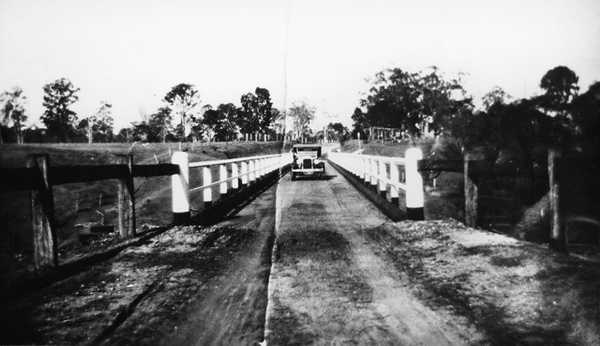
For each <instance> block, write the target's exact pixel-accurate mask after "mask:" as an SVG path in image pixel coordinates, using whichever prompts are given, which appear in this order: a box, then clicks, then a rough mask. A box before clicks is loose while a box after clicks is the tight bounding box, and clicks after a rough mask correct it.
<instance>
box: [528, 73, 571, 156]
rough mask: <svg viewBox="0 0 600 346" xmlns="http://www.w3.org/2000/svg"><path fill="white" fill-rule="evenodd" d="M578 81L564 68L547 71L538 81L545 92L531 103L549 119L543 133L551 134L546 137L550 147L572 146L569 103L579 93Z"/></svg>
mask: <svg viewBox="0 0 600 346" xmlns="http://www.w3.org/2000/svg"><path fill="white" fill-rule="evenodd" d="M578 81H579V77H577V75H576V74H575V72H573V71H572V70H571V69H569V68H568V67H566V66H557V67H555V68H553V69H551V70H549V71H548V72H546V73H545V74H544V76H543V77H542V79H541V81H540V87H541V88H542V89H544V91H545V92H544V94H543V95H541V96H539V97H536V98H534V99H533V101H534V102H535V103H537V105H538V106H539V107H540V108H541V109H542V110H543V111H544V113H546V115H547V116H548V118H550V119H546V122H545V126H546V130H545V132H546V133H548V134H551V136H549V137H546V138H547V139H549V141H547V144H548V145H549V146H550V147H554V148H560V149H566V148H568V147H571V146H572V145H573V140H574V137H575V131H576V125H575V124H574V122H573V117H572V116H571V115H570V114H569V112H570V103H571V101H573V99H574V98H575V96H577V92H578V91H579V86H578V85H577V82H578Z"/></svg>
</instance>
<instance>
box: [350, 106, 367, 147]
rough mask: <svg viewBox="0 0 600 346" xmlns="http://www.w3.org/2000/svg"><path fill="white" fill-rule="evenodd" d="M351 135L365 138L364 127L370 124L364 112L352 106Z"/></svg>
mask: <svg viewBox="0 0 600 346" xmlns="http://www.w3.org/2000/svg"><path fill="white" fill-rule="evenodd" d="M351 118H352V121H353V122H354V123H353V124H352V137H354V138H358V136H359V135H360V138H362V139H365V138H366V132H365V129H366V128H368V127H369V126H370V124H369V121H368V119H367V116H366V114H365V113H364V112H363V111H362V110H361V109H360V108H358V107H356V108H354V112H353V113H352V116H351Z"/></svg>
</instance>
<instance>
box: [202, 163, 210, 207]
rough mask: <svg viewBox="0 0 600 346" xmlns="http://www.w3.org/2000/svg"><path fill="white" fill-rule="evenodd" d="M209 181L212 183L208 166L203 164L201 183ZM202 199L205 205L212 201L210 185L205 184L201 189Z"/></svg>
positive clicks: (208, 182)
mask: <svg viewBox="0 0 600 346" xmlns="http://www.w3.org/2000/svg"><path fill="white" fill-rule="evenodd" d="M210 183H212V173H211V171H210V166H204V167H202V185H207V184H210ZM202 200H203V201H204V205H205V206H207V205H210V204H211V203H212V186H207V187H205V188H204V189H202Z"/></svg>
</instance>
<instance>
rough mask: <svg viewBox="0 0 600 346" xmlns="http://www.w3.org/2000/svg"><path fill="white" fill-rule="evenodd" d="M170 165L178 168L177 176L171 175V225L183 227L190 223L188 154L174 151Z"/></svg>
mask: <svg viewBox="0 0 600 346" xmlns="http://www.w3.org/2000/svg"><path fill="white" fill-rule="evenodd" d="M171 163H172V164H174V165H177V166H178V167H179V173H178V174H172V175H171V205H172V211H173V224H175V225H185V224H187V223H189V221H190V191H189V181H190V168H189V157H188V153H186V152H183V151H176V152H174V153H173V155H172V156H171Z"/></svg>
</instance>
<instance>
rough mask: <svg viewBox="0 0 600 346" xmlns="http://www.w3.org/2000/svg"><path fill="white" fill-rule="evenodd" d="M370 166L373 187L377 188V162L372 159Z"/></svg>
mask: <svg viewBox="0 0 600 346" xmlns="http://www.w3.org/2000/svg"><path fill="white" fill-rule="evenodd" d="M369 166H371V185H373V187H375V186H376V185H377V160H375V159H374V158H370V159H369Z"/></svg>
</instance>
